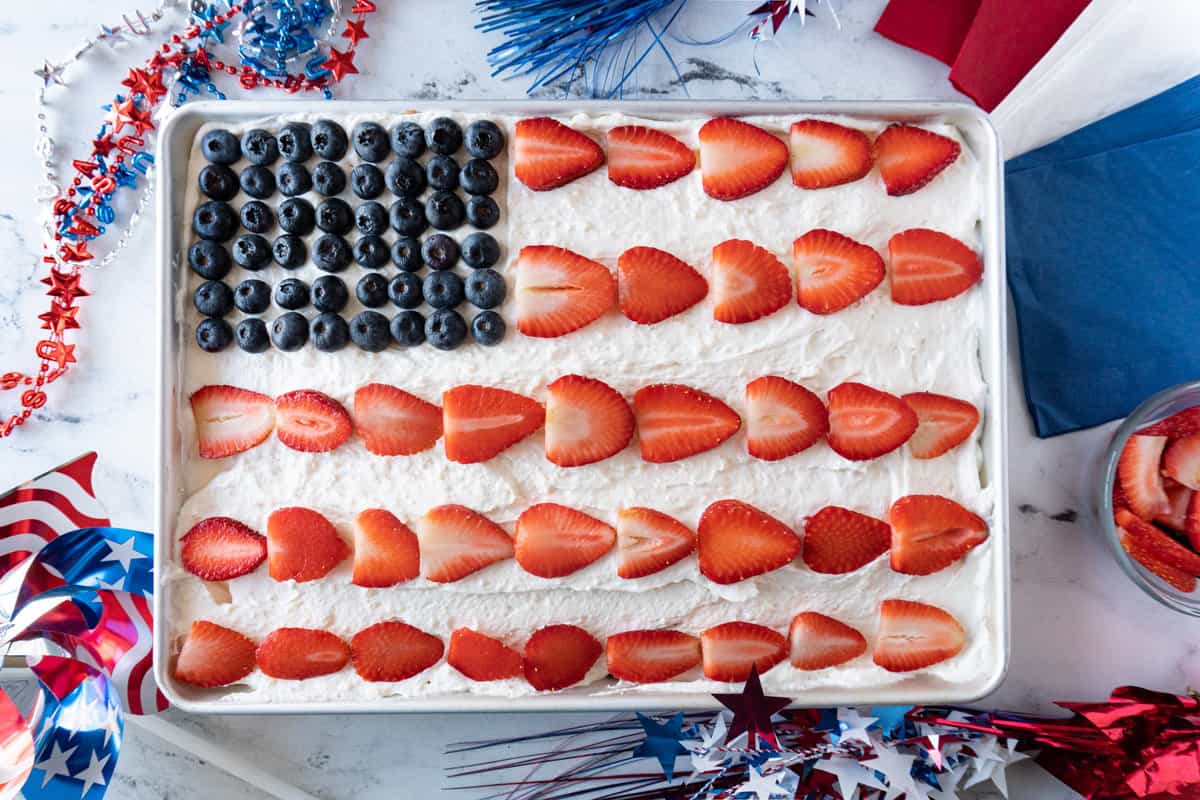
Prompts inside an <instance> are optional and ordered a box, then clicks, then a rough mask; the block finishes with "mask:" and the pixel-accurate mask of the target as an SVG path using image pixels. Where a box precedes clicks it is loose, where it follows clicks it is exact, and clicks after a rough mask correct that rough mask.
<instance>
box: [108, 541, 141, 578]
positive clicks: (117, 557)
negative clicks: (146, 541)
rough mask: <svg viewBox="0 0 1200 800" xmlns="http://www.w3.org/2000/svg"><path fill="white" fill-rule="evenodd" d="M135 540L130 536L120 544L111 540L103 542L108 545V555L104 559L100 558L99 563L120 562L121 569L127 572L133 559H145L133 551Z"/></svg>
mask: <svg viewBox="0 0 1200 800" xmlns="http://www.w3.org/2000/svg"><path fill="white" fill-rule="evenodd" d="M135 538H136V537H134V536H130V537H129V538H128V539H126V540H125V541H123V542H120V543H118V542H114V541H113V540H112V539H109V540H108V541H107V542H105V544H107V545H108V555H106V556H105V557H104V558H102V559H100V560H101V561H120V562H121V569H123V570H125V571H126V572H129V565H130V563H131V562H132V561H133V560H134V559H136V558H145V556H144V555H142V554H141V553H139V552H138V551H136V550H134V549H133V548H134V539H135Z"/></svg>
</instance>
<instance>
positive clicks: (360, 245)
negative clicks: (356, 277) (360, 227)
mask: <svg viewBox="0 0 1200 800" xmlns="http://www.w3.org/2000/svg"><path fill="white" fill-rule="evenodd" d="M389 258H390V254H389V253H388V246H387V242H385V241H384V240H383V237H381V236H360V237H358V239H357V240H356V241H355V242H354V260H355V261H357V262H358V263H359V264H362V265H363V266H364V267H366V268H367V269H379V268H380V267H382V266H383V265H384V264H386V263H388V260H389Z"/></svg>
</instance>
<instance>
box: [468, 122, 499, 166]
mask: <svg viewBox="0 0 1200 800" xmlns="http://www.w3.org/2000/svg"><path fill="white" fill-rule="evenodd" d="M466 138H467V152H468V153H470V154H471V155H472V156H474V157H475V158H495V157H496V156H498V155H500V151H501V150H503V149H504V133H503V132H501V130H500V128H499V127H497V126H496V123H494V122H492V121H491V120H486V119H481V120H476V121H475V122H472V123H471V124H470V125H468V126H467V137H466Z"/></svg>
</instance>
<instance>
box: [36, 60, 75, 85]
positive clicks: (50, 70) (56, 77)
mask: <svg viewBox="0 0 1200 800" xmlns="http://www.w3.org/2000/svg"><path fill="white" fill-rule="evenodd" d="M64 69H66V67H65V66H63V65H61V64H51V63H50V62H49V61H45V60H43V61H42V68H41V69H35V70H34V71H33V74H34V75H37V76H38V77H39V78H41V79H42V88H46V87H49V86H50V84H52V83H57V84H58V85H59V86H66V85H67V83H66V81H64V80H63V79H62V74H63V70H64Z"/></svg>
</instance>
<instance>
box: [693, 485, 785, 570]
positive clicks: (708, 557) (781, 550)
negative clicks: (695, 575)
mask: <svg viewBox="0 0 1200 800" xmlns="http://www.w3.org/2000/svg"><path fill="white" fill-rule="evenodd" d="M696 533H697V537H696V541H697V546H698V549H699V555H700V572H701V573H702V574H703V575H704V576H705V577H706V578H708V579H709V580H711V581H713V582H714V583H721V584H728V583H737V582H738V581H743V580H745V579H747V578H752V577H754V576H755V575H762V574H763V573H766V572H771V571H772V570H776V569H779V568H780V567H782V566H785V565H787V564H789V563H791V561H792V559H794V558H795V557H796V556H797V555H799V554H800V538H799V537H798V536H796V534H795V533H794V532H793V531H792V529H791V528H789V527H788V526H786V525H784V524H783V523H782V522H780V521H779V520H777V519H775V518H774V517H772V516H771V515H769V514H766V513H764V512H763V511H760V510H759V509H757V508H755V507H754V506H752V505H750V504H749V503H743V502H741V501H740V500H719V501H717V502H715V503H713V504H712V505H710V506H709V507H708V508H706V509H705V510H704V513H703V514H701V515H700V525H699V526H698V528H697V531H696Z"/></svg>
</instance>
